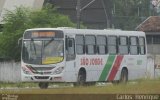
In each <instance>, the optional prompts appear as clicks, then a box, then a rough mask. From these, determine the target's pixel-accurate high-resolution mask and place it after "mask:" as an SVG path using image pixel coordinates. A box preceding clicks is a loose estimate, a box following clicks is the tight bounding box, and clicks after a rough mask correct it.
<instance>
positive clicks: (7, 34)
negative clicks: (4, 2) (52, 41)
mask: <svg viewBox="0 0 160 100" xmlns="http://www.w3.org/2000/svg"><path fill="white" fill-rule="evenodd" d="M3 21H4V25H3V30H2V33H1V34H0V56H1V57H5V58H10V59H12V60H19V59H20V47H19V46H18V39H19V38H20V37H22V36H23V32H24V31H25V30H26V29H28V28H42V27H43V28H44V27H48V28H49V27H50V28H51V27H66V26H67V27H75V24H74V23H72V22H71V21H70V19H69V18H68V17H67V16H64V15H62V14H59V13H58V12H57V11H56V9H55V8H54V7H52V6H51V5H46V6H45V7H43V8H42V9H41V10H37V11H34V10H32V9H28V8H25V7H17V8H16V9H15V10H14V11H7V13H6V15H5V17H4V20H3Z"/></svg>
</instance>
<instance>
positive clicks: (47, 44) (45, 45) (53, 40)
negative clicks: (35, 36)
mask: <svg viewBox="0 0 160 100" xmlns="http://www.w3.org/2000/svg"><path fill="white" fill-rule="evenodd" d="M52 41H54V38H52V39H51V40H50V41H48V43H46V44H45V45H44V47H46V46H47V45H49V44H50V43H51V42H52Z"/></svg>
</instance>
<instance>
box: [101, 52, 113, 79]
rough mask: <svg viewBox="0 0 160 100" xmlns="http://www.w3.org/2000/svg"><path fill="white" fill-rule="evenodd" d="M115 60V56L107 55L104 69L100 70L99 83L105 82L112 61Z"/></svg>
mask: <svg viewBox="0 0 160 100" xmlns="http://www.w3.org/2000/svg"><path fill="white" fill-rule="evenodd" d="M114 59H115V55H109V57H108V60H107V63H106V65H105V67H104V69H103V70H102V73H101V76H100V78H99V81H105V80H106V77H107V75H108V73H109V71H110V69H111V67H112V65H113V61H114Z"/></svg>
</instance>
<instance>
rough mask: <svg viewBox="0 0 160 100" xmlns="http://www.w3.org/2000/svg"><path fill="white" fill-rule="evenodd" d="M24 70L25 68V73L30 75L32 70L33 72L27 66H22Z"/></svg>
mask: <svg viewBox="0 0 160 100" xmlns="http://www.w3.org/2000/svg"><path fill="white" fill-rule="evenodd" d="M22 70H23V72H24V73H25V74H28V75H31V74H32V72H31V71H30V70H29V69H28V68H26V67H22Z"/></svg>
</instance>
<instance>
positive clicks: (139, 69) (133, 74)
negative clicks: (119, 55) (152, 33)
mask: <svg viewBox="0 0 160 100" xmlns="http://www.w3.org/2000/svg"><path fill="white" fill-rule="evenodd" d="M146 61H147V56H146V55H125V56H124V59H123V61H122V64H121V66H120V68H119V70H118V72H117V74H116V77H115V79H114V80H119V79H120V76H121V71H122V69H123V68H124V67H126V68H127V69H128V80H135V79H141V78H145V76H146V75H145V74H146Z"/></svg>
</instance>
